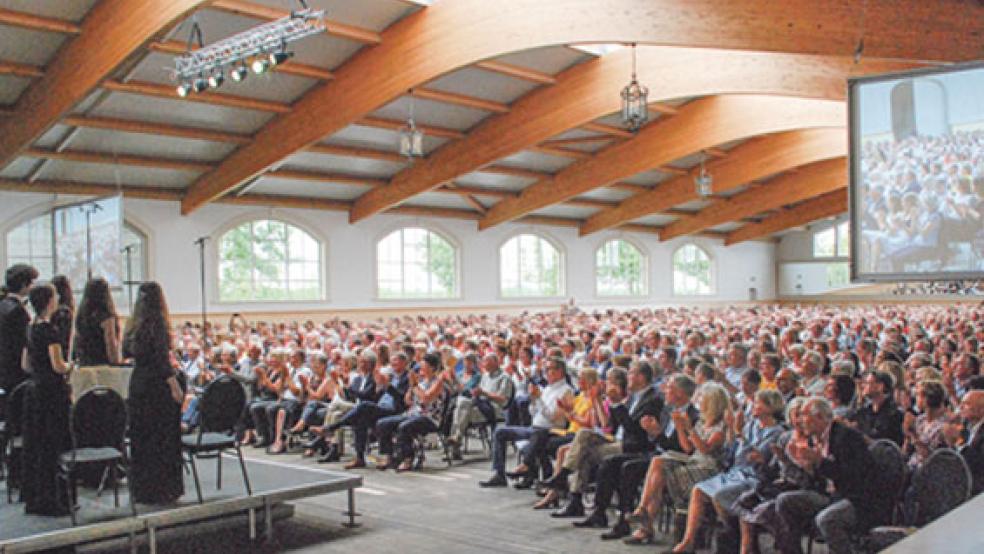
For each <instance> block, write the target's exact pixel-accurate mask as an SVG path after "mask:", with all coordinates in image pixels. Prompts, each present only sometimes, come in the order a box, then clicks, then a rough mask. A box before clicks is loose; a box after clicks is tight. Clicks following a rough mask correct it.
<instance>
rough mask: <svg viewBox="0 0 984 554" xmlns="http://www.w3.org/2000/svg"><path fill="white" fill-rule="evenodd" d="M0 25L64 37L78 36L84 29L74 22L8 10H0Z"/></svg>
mask: <svg viewBox="0 0 984 554" xmlns="http://www.w3.org/2000/svg"><path fill="white" fill-rule="evenodd" d="M0 24H2V25H10V26H11V27H20V28H21V29H29V30H31V31H47V32H51V33H61V34H64V35H77V34H79V33H81V32H82V27H81V26H80V25H79V24H77V23H74V22H72V21H67V20H65V19H58V18H55V17H44V16H41V15H34V14H32V13H26V12H19V11H14V10H8V9H6V8H0Z"/></svg>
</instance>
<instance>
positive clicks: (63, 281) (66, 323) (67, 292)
mask: <svg viewBox="0 0 984 554" xmlns="http://www.w3.org/2000/svg"><path fill="white" fill-rule="evenodd" d="M51 285H52V286H53V287H55V292H57V293H58V309H57V310H55V313H54V315H52V316H51V324H52V325H54V326H55V331H56V332H57V333H58V342H59V344H61V347H62V356H64V357H65V359H66V360H68V359H69V358H70V357H71V349H72V336H73V335H74V331H75V328H74V323H75V297H74V295H73V294H72V285H71V283H69V282H68V277H66V276H64V275H55V276H54V277H52V278H51Z"/></svg>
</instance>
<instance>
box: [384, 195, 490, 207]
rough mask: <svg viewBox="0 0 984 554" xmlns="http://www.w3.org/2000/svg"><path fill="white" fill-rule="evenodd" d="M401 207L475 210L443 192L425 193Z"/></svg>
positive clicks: (459, 199)
mask: <svg viewBox="0 0 984 554" xmlns="http://www.w3.org/2000/svg"><path fill="white" fill-rule="evenodd" d="M483 204H485V205H486V206H491V205H492V202H488V201H485V202H483ZM401 205H402V206H411V205H412V206H432V207H436V208H456V209H459V210H471V211H474V210H475V208H474V207H473V206H472V205H471V204H469V203H468V201H467V200H465V199H464V198H462V197H461V196H458V195H457V194H445V193H443V192H425V193H424V194H418V195H417V196H414V197H413V198H411V199H410V200H408V201H407V202H406V203H404V204H401Z"/></svg>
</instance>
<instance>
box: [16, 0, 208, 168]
mask: <svg viewBox="0 0 984 554" xmlns="http://www.w3.org/2000/svg"><path fill="white" fill-rule="evenodd" d="M205 3H206V0H102V1H101V2H99V3H98V4H96V5H95V7H93V8H92V9H91V10H90V11H89V13H88V14H87V15H86V17H85V19H84V20H83V21H82V25H81V33H80V34H79V35H78V36H76V37H75V38H73V39H71V41H70V42H68V43H66V44H65V45H64V46H63V47H62V48H61V49H60V50H59V51H58V54H57V55H56V56H55V58H54V60H52V61H51V62H50V63H49V64H48V66H47V68H46V69H45V72H44V76H42V77H41V78H40V79H38V80H37V81H35V82H34V83H33V84H32V85H31V86H30V87H28V88H27V90H25V91H24V92H23V93H22V94H21V96H20V98H19V99H18V100H17V103H16V104H15V105H14V110H15V112H16V113H15V114H14V117H11V118H8V119H5V120H4V121H2V122H0V167H3V166H5V165H7V164H8V163H10V162H11V161H13V159H14V158H15V157H17V155H18V154H19V153H20V152H22V151H23V150H24V149H25V148H27V147H29V146H30V145H31V144H32V143H33V142H34V141H35V140H37V138H38V137H40V136H41V135H42V134H43V133H44V132H45V131H47V130H48V129H49V128H50V127H51V126H52V125H54V124H55V123H57V122H58V120H59V119H60V118H61V117H62V116H63V115H65V114H66V113H67V112H68V111H69V110H71V109H72V108H73V107H74V106H75V104H77V103H78V102H79V101H81V100H82V99H84V98H85V97H86V96H87V95H88V94H89V92H90V91H92V90H93V89H94V88H96V87H97V86H99V84H100V83H101V82H102V81H103V80H105V79H107V78H108V77H110V76H111V75H112V74H113V72H115V71H116V70H117V68H119V67H120V66H121V65H122V64H123V63H124V62H125V61H126V60H127V59H129V58H130V56H132V55H133V53H134V52H137V51H138V50H140V49H141V48H143V47H144V46H145V45H146V44H147V43H149V42H150V41H151V40H153V39H154V38H155V37H156V36H157V35H158V34H160V33H161V32H162V31H163V30H165V29H167V28H169V27H170V26H171V25H172V24H174V22H176V21H179V20H180V19H181V18H183V17H184V16H185V15H187V13H188V12H190V11H192V10H194V9H196V8H198V7H199V6H200V5H202V4H205Z"/></svg>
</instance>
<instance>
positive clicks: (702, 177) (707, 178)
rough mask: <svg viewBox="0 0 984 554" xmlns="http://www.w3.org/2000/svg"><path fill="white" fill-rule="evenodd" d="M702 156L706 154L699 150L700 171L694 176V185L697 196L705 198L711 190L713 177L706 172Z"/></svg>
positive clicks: (704, 156)
mask: <svg viewBox="0 0 984 554" xmlns="http://www.w3.org/2000/svg"><path fill="white" fill-rule="evenodd" d="M704 158H706V155H705V154H704V153H703V152H701V155H700V172H699V173H697V176H696V177H694V186H695V188H696V191H697V196H700V197H701V198H707V197H708V196H710V195H711V193H712V192H713V191H712V190H711V187H712V185H714V177H712V176H711V174H710V173H708V172H707V167H706V166H705V165H704Z"/></svg>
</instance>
